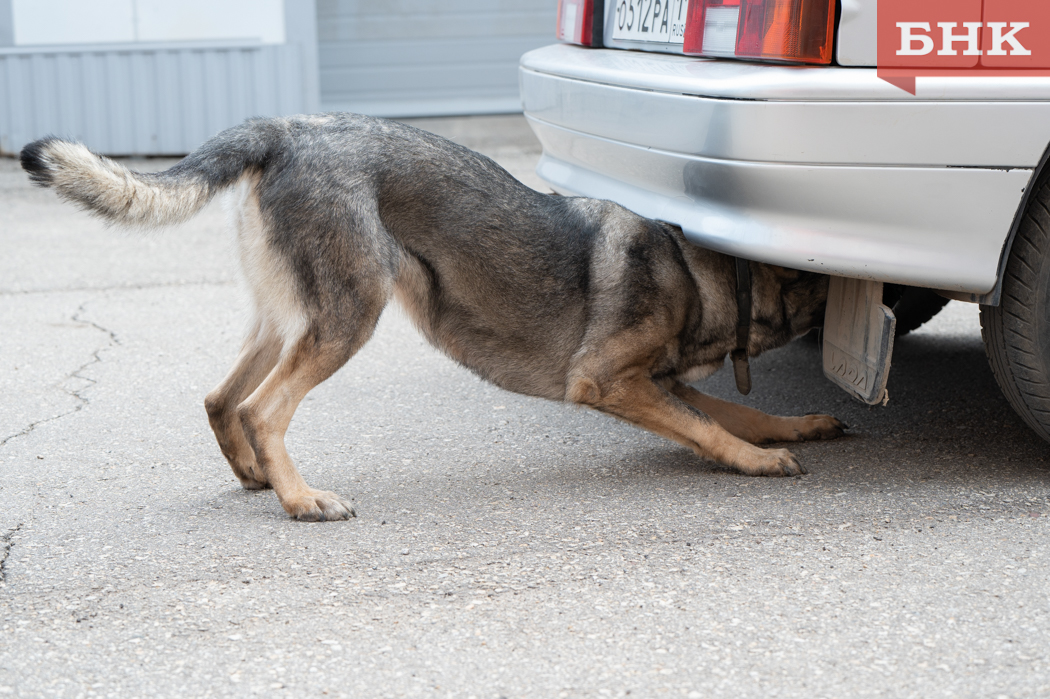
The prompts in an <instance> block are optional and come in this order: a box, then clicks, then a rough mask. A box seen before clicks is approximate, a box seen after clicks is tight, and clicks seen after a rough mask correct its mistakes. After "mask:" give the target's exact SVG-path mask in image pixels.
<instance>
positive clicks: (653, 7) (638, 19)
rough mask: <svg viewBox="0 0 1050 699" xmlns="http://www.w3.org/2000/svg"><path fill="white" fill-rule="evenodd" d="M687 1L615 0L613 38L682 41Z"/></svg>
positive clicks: (674, 42)
mask: <svg viewBox="0 0 1050 699" xmlns="http://www.w3.org/2000/svg"><path fill="white" fill-rule="evenodd" d="M688 14H689V0H616V19H615V21H614V22H613V32H612V36H613V39H620V40H623V41H648V42H655V43H661V44H681V43H682V42H683V41H684V40H685V18H686V16H687V15H688Z"/></svg>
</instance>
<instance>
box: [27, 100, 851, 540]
mask: <svg viewBox="0 0 1050 699" xmlns="http://www.w3.org/2000/svg"><path fill="white" fill-rule="evenodd" d="M21 161H22V167H23V168H24V169H25V170H26V171H27V172H28V173H29V176H30V178H31V179H32V180H33V182H35V183H36V184H39V185H42V186H45V187H52V188H54V189H55V191H56V192H58V194H59V195H60V196H61V197H63V198H65V199H68V200H70V201H72V202H75V203H76V204H78V205H80V206H81V207H83V208H85V209H87V210H89V211H91V212H93V213H94V214H97V215H99V216H101V217H102V218H104V219H107V220H109V221H112V222H115V223H118V224H123V225H128V226H138V227H157V226H164V225H167V224H173V223H177V222H180V221H184V220H186V219H188V218H190V217H191V216H193V215H194V214H195V213H197V212H198V211H199V210H200V209H201V208H202V207H203V206H204V205H205V204H206V203H207V202H208V201H209V200H210V199H211V198H212V197H213V196H215V195H216V194H217V193H218V192H221V191H223V190H232V192H233V196H232V199H233V210H234V217H233V218H234V221H235V226H236V234H237V239H238V244H239V249H240V257H241V264H242V265H243V268H244V273H245V277H246V279H247V283H248V286H249V287H250V290H251V294H252V297H253V302H254V309H255V314H254V321H253V323H252V326H251V329H250V331H249V333H248V336H247V338H246V339H245V341H244V346H243V348H242V349H241V352H240V355H239V356H238V358H237V361H236V363H235V364H234V366H233V369H232V370H231V371H230V373H229V375H228V376H226V378H225V379H223V381H222V383H220V384H219V385H218V387H216V388H215V390H213V391H212V392H211V393H209V394H208V396H207V398H206V400H205V407H206V409H207V412H208V419H209V421H210V423H211V427H212V430H213V431H214V432H215V437H216V439H217V440H218V442H219V447H220V448H221V449H222V453H223V455H224V456H225V457H226V459H227V461H229V464H230V467H231V468H232V469H233V473H234V475H236V476H237V479H238V480H239V481H240V482H241V484H242V485H243V486H244V487H245V488H248V489H259V488H266V487H272V488H273V489H274V491H275V492H276V493H277V497H278V498H279V499H280V502H281V505H282V506H283V507H284V509H285V511H287V512H288V514H289V515H291V516H292V517H295V518H297V519H300V520H309V521H326V520H343V519H348V518H350V517H353V516H354V511H353V509H352V508H351V506H350V504H349V503H348V502H347V501H346V500H345V499H343V498H342V497H340V496H338V495H336V494H334V493H330V492H326V491H320V490H314V489H313V488H310V487H309V486H308V485H307V484H306V482H305V481H304V480H303V478H302V477H301V476H300V475H299V472H298V471H297V470H296V468H295V466H294V465H293V463H292V460H291V458H290V457H289V456H288V452H287V451H286V450H285V445H284V435H285V431H286V430H287V428H288V424H289V422H290V421H291V419H292V414H293V413H294V412H295V409H296V407H297V406H298V405H299V402H300V401H302V399H303V398H304V397H305V396H306V394H307V393H308V392H309V391H310V390H311V389H312V388H314V387H315V386H317V385H318V384H320V383H321V382H322V381H324V380H325V379H327V378H328V377H329V376H331V375H332V374H333V373H335V372H336V371H337V370H338V369H339V368H340V367H341V366H343V364H345V363H346V362H347V360H349V359H350V358H351V357H352V356H353V355H354V353H356V352H357V351H358V350H359V349H361V347H362V346H363V345H364V344H365V342H367V341H368V339H369V338H370V337H371V335H372V332H373V330H374V329H375V326H376V322H377V321H378V320H379V315H380V313H381V312H382V310H383V307H384V306H386V304H387V302H389V301H390V299H391V297H392V296H393V297H396V298H397V299H398V301H400V303H401V304H402V306H403V307H404V308H405V309H406V310H407V312H408V313H409V315H410V317H411V318H412V319H413V321H414V322H415V324H416V325H417V326H418V328H419V329H420V331H421V332H422V333H423V334H424V335H425V336H426V337H427V339H428V340H429V341H430V342H432V343H433V344H434V345H435V346H436V347H438V348H439V349H441V350H443V351H444V352H445V353H446V354H448V356H450V357H451V358H452V359H454V360H456V361H457V362H459V363H460V364H462V365H463V366H465V367H467V368H468V369H470V370H471V371H473V372H475V373H476V374H477V375H478V376H480V377H482V378H484V379H487V380H488V381H491V382H492V383H494V384H496V385H497V386H501V387H503V388H505V389H507V390H510V391H514V392H517V393H523V394H525V395H529V396H539V397H541V398H548V399H551V400H558V401H566V402H569V403H574V404H578V405H585V406H588V407H591V408H594V409H596V410H599V411H601V412H603V413H608V414H610V415H613V416H615V417H617V418H620V419H621V420H625V421H627V422H629V423H632V424H634V425H638V426H640V427H644V428H645V429H647V430H650V431H652V432H655V433H657V434H660V435H663V436H664V437H668V438H670V439H673V440H675V441H676V442H679V443H680V444H683V445H685V446H687V447H689V448H690V449H692V450H693V451H695V452H696V453H697V454H699V455H700V456H701V457H704V458H707V459H713V460H715V461H718V462H721V463H722V464H725V465H727V466H730V467H733V468H735V469H738V470H740V471H741V472H743V473H745V474H748V475H754V476H759V475H764V476H779V475H797V474H800V473H804V472H805V470H804V469H803V468H802V466H801V465H800V464H799V462H798V461H797V460H796V459H795V457H794V456H792V454H791V453H790V452H789V451H787V450H786V449H760V448H758V447H756V446H753V444H754V443H762V442H790V441H799V440H808V439H828V438H834V437H838V436H840V435H842V433H843V429H844V428H845V425H843V424H842V423H841V422H839V421H838V420H836V419H835V418H833V417H830V416H827V415H808V416H806V417H775V416H770V415H767V414H765V413H762V412H759V411H758V410H753V409H751V408H747V407H743V406H740V405H736V404H733V403H727V402H724V401H722V400H719V399H717V398H712V397H710V396H706V395H704V394H703V393H700V392H699V391H697V390H695V389H693V388H691V387H690V386H688V385H687V382H690V381H696V380H698V379H699V378H702V377H704V376H706V375H708V374H710V373H712V372H714V371H716V370H717V369H718V368H719V367H721V366H722V365H723V364H724V363H725V358H726V355H727V354H728V353H729V352H730V351H731V350H733V349H734V346H735V345H736V339H735V336H734V332H735V330H736V328H737V316H738V302H737V297H736V295H735V291H734V290H735V284H736V279H737V274H736V272H735V268H734V265H735V262H734V259H733V258H731V257H728V256H726V255H723V254H720V253H716V252H712V251H710V250H704V249H702V248H699V247H696V246H694V245H692V244H690V243H688V242H686V239H685V238H684V236H683V235H682V231H681V230H680V229H679V228H677V227H675V226H672V225H668V224H666V223H661V222H658V221H652V220H649V219H646V218H642V217H641V216H637V215H635V214H633V213H631V212H630V211H627V210H626V209H624V208H623V207H621V206H618V205H616V204H613V203H611V202H608V201H600V200H597V199H587V198H578V197H561V196H556V195H547V194H541V193H539V192H536V191H534V190H532V189H530V188H528V187H526V186H525V185H523V184H521V183H520V182H518V181H517V180H515V179H514V178H513V177H512V176H511V175H510V174H509V173H508V172H506V171H505V170H503V169H502V168H501V167H499V166H498V165H496V164H495V163H494V162H493V161H491V160H489V159H488V158H486V157H484V156H482V155H479V154H478V153H475V152H473V151H471V150H468V149H467V148H464V147H461V146H459V145H456V144H454V143H451V142H449V141H447V140H445V139H442V138H440V137H438V136H434V135H432V134H429V133H426V132H423V131H420V130H417V129H415V128H412V127H410V126H406V125H403V124H399V123H397V122H392V121H385V120H382V119H374V118H370V117H364V116H357V115H353V114H326V115H320V116H298V117H291V118H279V119H253V120H250V121H248V122H245V123H244V124H242V125H240V126H236V127H233V128H231V129H228V130H226V131H223V132H222V133H220V134H219V135H218V136H216V137H214V138H212V139H211V140H209V141H208V142H207V143H205V144H204V145H203V146H201V148H200V149H199V150H197V151H196V152H194V153H192V154H191V155H189V156H187V157H186V158H185V159H183V160H182V161H180V162H179V163H178V164H176V165H175V166H174V167H172V168H171V169H169V170H167V171H165V172H160V173H155V174H143V173H137V172H132V171H129V170H128V169H126V168H124V167H123V166H122V165H120V164H118V163H116V162H114V161H112V160H110V159H108V158H105V157H101V156H98V155H95V154H93V153H91V152H90V151H89V150H88V149H87V148H86V147H85V146H83V145H81V144H79V143H73V142H69V141H63V140H59V139H56V138H45V139H42V140H40V141H36V142H34V143H31V144H29V145H28V146H26V147H25V148H24V149H23V151H22V154H21ZM745 270H746V271H749V272H750V276H751V284H750V288H751V292H752V299H753V300H752V302H751V312H750V318H749V319H750V321H751V323H750V328H751V329H750V332H749V334H748V336H747V340H746V350H747V353H748V354H750V355H751V356H754V355H757V354H759V353H760V352H762V351H764V350H768V349H772V348H774V347H779V346H781V345H784V344H786V343H787V342H788V341H790V340H791V339H792V338H794V337H796V336H798V335H800V334H802V333H805V332H806V331H808V330H810V329H811V328H813V327H814V326H816V325H819V324H820V323H821V321H822V319H823V313H824V307H825V301H826V296H827V288H828V278H827V277H826V276H824V275H819V274H813V273H808V272H797V271H791V270H787V269H783V268H781V267H775V266H772V265H767V264H759V263H757V262H751V263H749V264H748V263H745Z"/></svg>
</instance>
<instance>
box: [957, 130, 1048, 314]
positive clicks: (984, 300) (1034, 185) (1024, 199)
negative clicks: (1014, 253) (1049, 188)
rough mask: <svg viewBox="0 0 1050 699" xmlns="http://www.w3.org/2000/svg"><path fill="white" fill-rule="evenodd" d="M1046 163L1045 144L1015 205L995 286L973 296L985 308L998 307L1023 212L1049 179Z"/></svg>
mask: <svg viewBox="0 0 1050 699" xmlns="http://www.w3.org/2000/svg"><path fill="white" fill-rule="evenodd" d="M1048 163H1050V144H1047V146H1046V149H1045V150H1044V151H1043V157H1042V158H1040V159H1039V165H1037V166H1036V168H1035V172H1033V173H1032V178H1031V179H1030V180H1029V181H1028V186H1027V187H1025V190H1024V194H1022V195H1021V203H1020V204H1018V205H1017V213H1015V214H1014V220H1013V223H1012V224H1011V225H1010V232H1009V233H1008V234H1007V236H1006V242H1004V243H1003V250H1002V252H1001V253H999V266H998V268H997V269H996V273H995V286H994V287H992V290H991V291H989V292H988V293H987V294H983V295H975V296H974V297H973V298H972V300H973V301H976V302H977V303H979V304H982V305H985V306H998V305H999V301H1000V300H1001V298H1002V293H1003V275H1004V274H1005V273H1006V263H1007V262H1009V260H1010V251H1011V250H1012V249H1013V245H1014V240H1015V239H1016V238H1017V231H1018V229H1019V228H1020V227H1021V221H1022V220H1023V219H1024V214H1025V211H1027V210H1028V203H1029V201H1030V200H1031V197H1032V193H1033V192H1035V191H1036V190H1038V189H1039V185H1040V184H1042V182H1043V181H1044V180H1045V179H1046V178H1048V177H1050V167H1048Z"/></svg>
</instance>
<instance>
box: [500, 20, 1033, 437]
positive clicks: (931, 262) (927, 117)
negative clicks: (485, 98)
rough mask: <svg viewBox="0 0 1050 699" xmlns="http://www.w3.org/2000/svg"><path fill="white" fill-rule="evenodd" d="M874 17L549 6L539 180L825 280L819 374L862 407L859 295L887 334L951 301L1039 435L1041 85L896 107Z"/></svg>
mask: <svg viewBox="0 0 1050 699" xmlns="http://www.w3.org/2000/svg"><path fill="white" fill-rule="evenodd" d="M741 2H742V3H743V6H744V7H745V8H747V7H748V6H751V7H752V9H753V8H754V7H755V6H764V7H765V15H764V16H765V23H764V25H763V23H762V21H761V20H760V21H759V22H758V24H757V25H756V24H755V22H753V21H751V19H752V18H751V15H752V14H761V13H750V12H748V13H745V12H742V11H741ZM603 4H604V7H603ZM771 18H772V19H771ZM876 19H877V10H876V2H875V0H841V1H840V2H838V3H837V2H836V0H605V1H604V3H603V2H602V0H562V2H561V7H560V11H559V20H558V26H557V30H556V33H557V35H558V38H560V39H562V40H563V42H567V43H559V44H555V45H551V46H547V47H545V48H541V49H538V50H535V51H531V52H529V53H527V54H525V55H524V56H523V57H522V59H521V65H520V82H521V94H522V101H523V105H524V110H525V115H526V117H527V118H528V120H529V122H530V124H531V125H532V128H533V129H534V131H535V132H536V135H537V136H538V137H539V139H540V141H541V142H542V144H543V151H544V152H543V157H542V160H541V161H540V164H539V167H538V170H537V171H538V174H539V175H540V176H541V177H542V178H543V179H544V180H545V181H547V182H548V183H550V185H551V187H552V188H553V189H554V190H556V191H558V192H559V193H563V194H579V195H586V196H592V197H601V198H606V199H612V200H614V201H617V202H619V203H620V204H622V205H624V206H626V207H627V208H629V209H631V210H633V211H636V212H638V213H639V214H642V215H644V216H648V217H651V218H656V219H660V220H663V221H668V222H671V223H675V224H677V225H679V226H681V228H682V230H683V231H684V232H685V234H686V236H687V237H688V238H689V239H690V240H692V241H693V242H695V243H697V244H698V245H702V246H704V247H708V248H712V249H715V250H719V251H721V252H724V253H727V254H730V255H734V256H737V257H741V258H745V259H750V260H758V261H762V262H768V263H773V264H779V265H784V266H787V267H792V268H797V269H805V270H812V271H817V272H824V273H827V274H829V275H832V277H833V283H832V297H831V298H829V312H828V318H827V322H826V332H825V348H824V355H825V373H827V374H828V375H829V377H830V378H832V379H833V380H838V382H839V383H840V385H843V387H844V388H846V389H847V390H849V391H850V392H851V393H853V394H854V395H856V396H858V397H860V398H862V399H864V400H867V401H868V402H872V403H874V402H876V401H879V400H883V399H884V398H885V395H884V388H885V375H884V374H885V371H883V369H885V370H886V371H888V366H889V354H890V352H891V350H892V335H893V324H892V315H890V314H889V313H888V311H887V312H886V313H885V315H886V317H887V318H888V319H889V321H887V322H886V323H882V320H880V317H879V316H878V309H875V310H873V309H872V304H871V303H870V299H871V297H872V296H875V297H877V298H876V300H875V302H874V303H875V304H876V305H877V304H878V302H879V300H880V299H881V300H883V301H884V302H885V303H886V304H887V305H889V306H890V307H892V308H895V310H896V311H897V316H898V318H897V321H896V322H897V332H898V333H900V332H901V331H907V330H909V329H912V328H914V327H917V325H918V324H920V323H922V322H924V321H925V320H927V319H928V318H930V317H932V315H933V314H934V313H936V312H937V310H939V309H940V308H941V306H943V305H944V303H945V302H946V299H948V298H952V299H959V300H963V301H968V302H972V303H979V304H981V312H980V315H981V325H982V331H983V337H984V341H985V345H986V348H987V352H988V356H989V360H990V363H991V366H992V369H993V371H994V373H995V376H996V378H997V380H998V382H999V384H1000V386H1001V387H1002V389H1003V391H1004V393H1005V394H1006V397H1007V398H1008V399H1009V401H1010V403H1011V404H1012V405H1013V406H1014V408H1015V409H1016V410H1017V412H1018V413H1019V414H1020V415H1021V416H1022V417H1023V418H1024V419H1025V421H1026V422H1028V424H1029V425H1031V426H1032V428H1033V429H1035V430H1036V431H1037V432H1038V433H1039V434H1040V435H1041V436H1043V438H1044V439H1047V440H1048V441H1050V181H1048V179H1050V173H1048V172H1044V170H1045V169H1046V168H1045V164H1046V161H1047V153H1048V148H1047V147H1048V144H1050V78H1046V77H1031V78H1029V77H1025V78H1015V77H1011V78H987V77H953V78H920V79H919V81H918V87H917V95H912V94H909V93H908V92H906V91H904V90H902V89H900V88H898V87H895V86H893V85H891V84H889V83H887V82H885V81H883V80H881V79H879V78H878V76H877V75H876V68H875V65H876V55H877V53H876V51H877V49H876ZM690 21H691V22H693V23H694V25H695V24H696V23H697V22H699V23H700V24H699V26H688V23H689V22H690ZM763 32H766V34H763ZM778 32H779V34H778ZM774 34H776V36H774ZM686 53H691V54H697V53H699V54H701V55H685V54H686ZM865 298H867V299H868V305H867V306H865ZM865 314H867V315H865ZM858 318H859V320H858ZM880 323H881V324H883V325H884V326H885V327H884V328H882V329H881V332H883V333H884V334H885V333H886V332H888V333H889V335H890V338H889V340H886V338H885V337H883V338H882V340H881V345H882V346H881V347H880V346H879V341H876V342H874V343H873V342H872V341H871V340H870V337H869V335H871V332H869V329H871V328H876V326H878V325H879V324H880ZM829 327H830V328H831V330H832V332H830V333H828V332H827V328H829ZM829 336H830V337H831V340H832V341H834V340H835V338H836V337H837V338H838V339H839V340H841V342H839V343H838V346H837V347H836V346H831V345H829V340H828V337H829ZM866 338H867V339H866ZM865 342H867V344H865ZM836 350H839V354H838V355H835V352H836ZM836 356H837V357H838V358H837V359H836ZM842 357H846V359H845V360H842V361H840V360H841V359H842ZM858 358H859V359H858ZM835 362H839V364H836V363H835ZM851 362H852V365H851V364H850V363H851ZM880 371H883V373H882V374H879V372H880ZM872 383H874V384H876V385H874V386H872V385H870V384H872ZM862 384H864V385H862ZM880 386H881V388H880Z"/></svg>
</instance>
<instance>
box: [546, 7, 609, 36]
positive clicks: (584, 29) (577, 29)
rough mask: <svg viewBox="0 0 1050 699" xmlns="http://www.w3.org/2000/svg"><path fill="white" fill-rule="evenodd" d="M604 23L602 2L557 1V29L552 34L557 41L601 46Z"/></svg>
mask: <svg viewBox="0 0 1050 699" xmlns="http://www.w3.org/2000/svg"><path fill="white" fill-rule="evenodd" d="M604 23H605V2H604V0H558V27H557V29H556V30H555V32H554V33H555V35H556V36H557V37H558V39H559V40H561V41H567V42H569V43H570V44H579V45H580V46H601V45H602V29H603V26H604Z"/></svg>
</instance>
